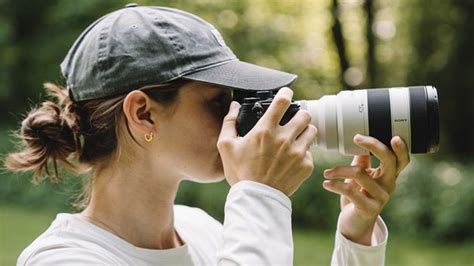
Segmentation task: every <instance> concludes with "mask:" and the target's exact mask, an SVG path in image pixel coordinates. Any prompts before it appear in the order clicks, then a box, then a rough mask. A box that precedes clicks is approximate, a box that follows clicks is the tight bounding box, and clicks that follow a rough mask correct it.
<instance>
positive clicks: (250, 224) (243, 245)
mask: <svg viewBox="0 0 474 266" xmlns="http://www.w3.org/2000/svg"><path fill="white" fill-rule="evenodd" d="M217 259H218V265H293V237H292V231H291V201H290V199H289V198H288V197H287V196H286V195H285V194H284V193H282V192H281V191H279V190H277V189H274V188H272V187H270V186H267V185H264V184H260V183H257V182H252V181H240V182H238V183H236V184H234V185H233V186H232V187H231V189H230V191H229V194H228V195H227V200H226V203H225V218H224V225H223V235H222V244H221V245H220V247H219V249H218V252H217Z"/></svg>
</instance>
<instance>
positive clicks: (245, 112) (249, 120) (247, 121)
mask: <svg viewBox="0 0 474 266" xmlns="http://www.w3.org/2000/svg"><path fill="white" fill-rule="evenodd" d="M273 97H274V96H273V92H272V91H257V92H256V93H255V97H245V98H243V99H242V100H241V107H240V111H239V115H238V116H237V121H236V126H237V133H238V134H239V136H245V135H246V134H247V133H248V132H249V131H250V130H251V129H252V128H253V127H254V126H255V124H256V123H257V121H258V120H259V119H260V118H261V117H262V116H263V114H264V113H265V112H266V111H267V109H268V107H269V106H270V104H271V103H272V101H273ZM298 110H300V105H299V104H297V103H295V102H294V101H292V103H291V105H290V107H289V108H288V110H287V111H286V112H285V114H284V116H283V118H282V119H281V121H280V125H281V126H283V125H285V124H286V123H288V121H290V119H291V118H292V117H293V116H294V115H295V114H296V112H298Z"/></svg>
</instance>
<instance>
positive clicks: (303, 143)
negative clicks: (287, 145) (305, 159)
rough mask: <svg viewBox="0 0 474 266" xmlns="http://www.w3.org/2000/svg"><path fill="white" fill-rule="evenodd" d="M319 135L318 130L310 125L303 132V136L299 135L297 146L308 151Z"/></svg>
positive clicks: (296, 141)
mask: <svg viewBox="0 0 474 266" xmlns="http://www.w3.org/2000/svg"><path fill="white" fill-rule="evenodd" d="M317 134H318V129H317V128H316V127H315V126H313V125H308V126H307V127H306V128H305V130H304V131H303V133H301V135H299V136H298V138H297V139H296V140H295V143H296V145H297V146H299V147H301V148H302V149H304V150H305V151H306V150H308V149H309V148H310V147H311V145H312V144H313V143H314V140H315V139H316V135H317Z"/></svg>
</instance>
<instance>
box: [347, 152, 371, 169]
mask: <svg viewBox="0 0 474 266" xmlns="http://www.w3.org/2000/svg"><path fill="white" fill-rule="evenodd" d="M351 165H352V166H359V167H362V168H370V167H371V166H370V155H356V156H354V159H352V163H351Z"/></svg>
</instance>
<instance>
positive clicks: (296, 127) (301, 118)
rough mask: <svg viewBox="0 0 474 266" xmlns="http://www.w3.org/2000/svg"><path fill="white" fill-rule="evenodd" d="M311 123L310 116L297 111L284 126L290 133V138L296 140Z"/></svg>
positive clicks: (302, 111) (305, 112)
mask: <svg viewBox="0 0 474 266" xmlns="http://www.w3.org/2000/svg"><path fill="white" fill-rule="evenodd" d="M310 123H311V114H310V113H309V112H308V111H306V110H299V111H298V112H296V114H295V115H294V116H293V118H291V120H290V121H289V122H288V123H287V124H286V125H285V126H284V128H287V129H288V130H289V131H290V132H291V137H292V138H293V139H296V138H297V137H298V136H299V135H300V134H301V133H302V132H303V131H304V130H305V129H306V127H307V126H308V125H309V124H310Z"/></svg>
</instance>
